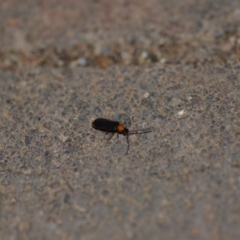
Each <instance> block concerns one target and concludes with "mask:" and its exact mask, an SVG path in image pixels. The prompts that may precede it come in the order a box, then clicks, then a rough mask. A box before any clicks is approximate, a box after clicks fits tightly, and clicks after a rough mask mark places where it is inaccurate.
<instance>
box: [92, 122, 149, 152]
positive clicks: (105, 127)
mask: <svg viewBox="0 0 240 240" xmlns="http://www.w3.org/2000/svg"><path fill="white" fill-rule="evenodd" d="M92 127H93V128H94V129H96V130H100V131H103V132H106V133H112V135H111V137H110V138H109V140H110V139H111V138H112V136H113V135H114V133H117V134H122V135H124V136H125V137H126V139H127V145H128V147H127V151H126V153H125V155H126V154H127V153H128V150H129V139H128V137H129V135H130V134H141V133H148V132H151V129H149V128H148V129H140V130H134V131H129V130H128V128H127V127H126V126H125V125H124V124H123V123H120V122H118V121H112V120H109V119H105V118H97V119H95V120H94V121H93V122H92Z"/></svg>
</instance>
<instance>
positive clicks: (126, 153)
mask: <svg viewBox="0 0 240 240" xmlns="http://www.w3.org/2000/svg"><path fill="white" fill-rule="evenodd" d="M128 135H129V134H127V135H126V139H127V151H126V153H125V155H127V153H128V150H129V139H128Z"/></svg>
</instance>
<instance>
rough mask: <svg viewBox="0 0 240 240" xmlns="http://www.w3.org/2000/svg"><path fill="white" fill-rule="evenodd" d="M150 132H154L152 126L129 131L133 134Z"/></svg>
mask: <svg viewBox="0 0 240 240" xmlns="http://www.w3.org/2000/svg"><path fill="white" fill-rule="evenodd" d="M149 132H152V128H145V129H136V130H131V131H129V133H128V134H129V135H132V134H142V133H149Z"/></svg>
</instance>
